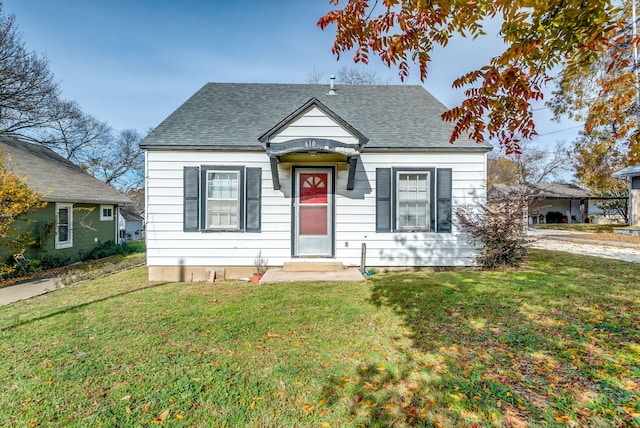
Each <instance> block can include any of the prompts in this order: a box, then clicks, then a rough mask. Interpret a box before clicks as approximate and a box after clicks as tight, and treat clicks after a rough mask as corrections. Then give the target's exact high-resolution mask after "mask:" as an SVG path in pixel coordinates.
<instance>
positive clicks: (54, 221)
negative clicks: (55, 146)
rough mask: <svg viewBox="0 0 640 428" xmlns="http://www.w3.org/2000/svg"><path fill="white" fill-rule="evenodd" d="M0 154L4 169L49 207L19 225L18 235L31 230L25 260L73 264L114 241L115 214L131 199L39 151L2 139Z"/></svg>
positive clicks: (50, 153) (33, 146) (42, 149)
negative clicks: (30, 244) (21, 179)
mask: <svg viewBox="0 0 640 428" xmlns="http://www.w3.org/2000/svg"><path fill="white" fill-rule="evenodd" d="M0 151H1V152H2V156H3V158H4V159H3V161H4V164H5V166H6V167H7V169H9V170H11V171H13V172H15V173H17V174H19V175H21V176H24V177H26V178H27V183H28V185H29V186H30V187H31V188H33V189H36V190H38V191H39V192H40V194H42V195H43V198H42V199H43V201H45V202H46V203H47V204H46V206H44V207H43V208H40V209H38V210H37V211H36V212H34V213H31V214H27V215H25V216H24V217H23V218H21V219H19V220H18V224H17V226H18V232H17V233H21V232H24V231H25V230H30V231H31V234H32V238H34V239H35V240H36V245H34V246H33V247H30V248H27V250H26V256H27V257H28V258H40V259H43V258H53V259H57V260H62V261H68V262H75V261H77V260H80V259H81V258H82V256H83V255H84V254H86V253H87V252H89V251H91V249H93V248H94V247H96V246H97V245H99V244H101V243H104V242H107V241H116V242H117V241H118V210H119V207H120V206H121V205H123V204H131V200H129V198H127V197H126V196H124V195H123V194H121V193H119V192H117V191H116V190H114V189H113V188H112V187H110V186H108V185H107V184H105V183H103V182H101V181H99V180H97V179H95V178H93V177H92V176H90V175H89V174H87V173H86V172H85V171H84V170H82V169H81V168H80V167H78V166H76V165H74V164H73V163H71V162H69V161H68V160H66V159H65V158H63V157H62V156H60V155H58V154H56V153H54V152H53V151H51V150H50V149H48V148H46V147H44V146H42V145H39V144H32V143H28V142H25V141H22V140H19V139H16V138H12V137H0ZM0 251H8V249H6V248H2V249H0ZM7 255H8V254H2V258H3V259H4V258H5V257H6V256H7Z"/></svg>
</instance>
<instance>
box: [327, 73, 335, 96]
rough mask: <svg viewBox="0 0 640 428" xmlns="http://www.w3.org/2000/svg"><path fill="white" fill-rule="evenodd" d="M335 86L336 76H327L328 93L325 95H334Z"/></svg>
mask: <svg viewBox="0 0 640 428" xmlns="http://www.w3.org/2000/svg"><path fill="white" fill-rule="evenodd" d="M335 84H336V76H335V75H333V74H332V75H331V76H329V93H328V94H327V95H335V94H336V89H335Z"/></svg>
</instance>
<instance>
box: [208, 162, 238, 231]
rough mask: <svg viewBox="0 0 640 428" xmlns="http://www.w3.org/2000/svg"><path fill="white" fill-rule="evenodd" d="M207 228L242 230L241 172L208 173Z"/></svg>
mask: <svg viewBox="0 0 640 428" xmlns="http://www.w3.org/2000/svg"><path fill="white" fill-rule="evenodd" d="M206 186H207V194H206V198H207V201H206V209H205V216H206V217H205V218H206V220H205V222H206V223H205V228H206V229H211V230H238V229H240V224H239V218H240V199H239V195H240V191H239V186H240V171H207V182H206Z"/></svg>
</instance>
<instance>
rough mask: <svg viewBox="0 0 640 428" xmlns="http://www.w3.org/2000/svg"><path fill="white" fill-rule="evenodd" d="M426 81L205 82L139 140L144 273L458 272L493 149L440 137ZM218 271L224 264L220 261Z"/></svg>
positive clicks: (472, 252)
mask: <svg viewBox="0 0 640 428" xmlns="http://www.w3.org/2000/svg"><path fill="white" fill-rule="evenodd" d="M445 110H446V108H445V106H444V105H442V104H441V103H440V102H438V101H437V100H436V99H435V98H434V97H433V96H432V95H430V94H429V93H428V92H426V91H425V90H424V89H423V88H422V87H421V86H409V85H407V86H397V85H388V86H339V87H336V88H334V87H333V83H332V84H331V85H296V84H232V83H230V84H227V83H209V84H206V85H205V86H204V87H203V88H202V89H200V90H199V91H198V92H197V93H196V94H195V95H193V96H192V97H191V98H190V99H189V100H187V101H186V102H185V103H184V104H183V105H182V106H180V107H179V108H178V109H177V110H176V111H175V112H174V113H172V114H171V115H170V116H169V117H168V118H167V119H165V120H164V121H163V122H162V123H161V124H160V125H159V126H158V127H157V128H155V129H154V130H153V131H151V133H150V134H149V135H148V136H147V137H146V138H145V139H144V140H143V141H142V142H141V144H140V145H141V147H142V148H143V149H145V150H146V163H147V171H146V176H147V181H146V186H145V187H146V189H145V190H146V209H145V219H146V222H147V224H146V231H145V233H146V242H147V263H148V265H149V278H150V279H151V280H180V279H186V280H194V281H197V280H203V279H206V277H207V272H210V271H211V270H212V269H216V272H219V271H220V270H222V269H223V268H225V269H224V271H225V272H226V276H227V278H233V277H236V276H247V275H248V274H250V273H251V271H252V269H253V268H252V265H253V263H254V259H255V257H256V255H257V254H258V252H259V251H261V254H262V257H264V258H267V259H268V264H269V266H272V267H273V266H282V265H283V264H285V263H288V262H299V261H306V262H314V263H320V262H326V261H333V262H339V263H343V264H345V265H352V266H359V265H360V264H361V255H362V252H363V249H364V245H365V244H366V254H365V256H366V265H367V266H368V267H414V266H467V265H473V264H474V263H475V258H476V256H477V255H478V249H477V248H476V247H474V246H473V245H472V244H471V243H470V242H469V241H468V239H467V237H466V236H465V235H464V234H463V233H462V232H461V231H460V230H459V229H458V227H457V226H456V224H455V222H454V221H453V218H454V216H453V215H452V212H453V210H454V209H455V207H457V206H461V205H472V204H473V203H476V202H483V201H485V200H486V153H487V151H489V150H491V146H490V145H489V144H476V143H475V142H472V141H470V140H467V139H461V140H459V141H457V142H455V143H454V144H450V143H449V137H450V135H451V131H452V128H453V126H452V125H451V124H449V123H446V122H444V121H443V120H442V119H441V114H442V113H443V112H444V111H445ZM218 268H220V269H218Z"/></svg>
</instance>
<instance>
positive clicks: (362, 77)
mask: <svg viewBox="0 0 640 428" xmlns="http://www.w3.org/2000/svg"><path fill="white" fill-rule="evenodd" d="M336 81H337V83H339V84H341V85H384V84H389V82H388V81H386V82H383V81H382V79H381V78H380V77H379V76H378V73H377V72H376V71H375V70H366V69H363V68H356V67H347V66H346V65H345V66H342V67H341V68H340V70H338V75H337V76H336ZM307 83H311V84H314V85H318V84H322V83H326V81H325V77H324V73H322V72H321V71H319V70H318V69H317V68H315V67H313V70H311V72H309V73H308V74H307Z"/></svg>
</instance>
